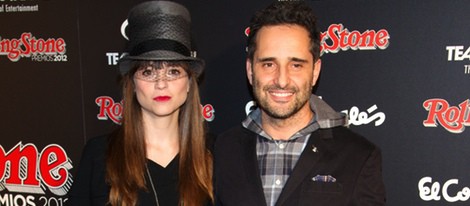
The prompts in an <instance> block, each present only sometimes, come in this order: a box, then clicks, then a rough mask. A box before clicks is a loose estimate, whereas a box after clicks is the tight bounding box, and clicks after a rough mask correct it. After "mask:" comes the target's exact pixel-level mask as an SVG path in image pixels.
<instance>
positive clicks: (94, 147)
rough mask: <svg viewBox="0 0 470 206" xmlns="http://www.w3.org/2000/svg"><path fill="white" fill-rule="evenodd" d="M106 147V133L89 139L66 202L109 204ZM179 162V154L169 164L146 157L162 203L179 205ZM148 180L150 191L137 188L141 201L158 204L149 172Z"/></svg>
mask: <svg viewBox="0 0 470 206" xmlns="http://www.w3.org/2000/svg"><path fill="white" fill-rule="evenodd" d="M106 147H107V138H106V137H104V136H103V137H96V138H93V139H90V140H89V141H88V142H87V144H86V146H85V148H84V150H83V153H82V157H81V160H80V165H79V167H78V171H77V173H76V176H75V177H74V182H73V185H72V188H71V190H70V192H69V193H68V196H69V199H68V200H67V201H66V205H71V206H75V205H77V206H85V205H99V206H103V205H106V203H107V202H108V196H109V190H110V187H109V185H108V184H106V182H105V174H106V166H105V165H106V164H105V154H106ZM178 163H179V155H177V156H176V157H175V158H174V159H173V160H172V161H171V162H170V164H168V166H167V167H166V168H164V167H162V166H160V165H158V164H157V163H155V162H153V161H151V160H148V161H147V166H148V168H149V171H150V174H151V176H152V179H153V182H154V185H155V187H156V190H157V194H158V201H159V203H160V206H176V205H178V196H179V194H178V190H177V187H178V167H179V164H178ZM145 174H147V173H145ZM146 182H147V189H148V191H139V192H138V194H139V200H138V201H139V202H138V205H152V206H153V205H156V203H155V196H154V193H153V191H152V186H151V184H149V177H148V176H147V175H146Z"/></svg>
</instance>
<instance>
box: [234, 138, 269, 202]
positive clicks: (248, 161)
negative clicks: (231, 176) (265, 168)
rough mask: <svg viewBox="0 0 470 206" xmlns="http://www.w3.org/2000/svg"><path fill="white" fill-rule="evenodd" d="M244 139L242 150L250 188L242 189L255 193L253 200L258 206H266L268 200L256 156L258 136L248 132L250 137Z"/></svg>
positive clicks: (242, 140)
mask: <svg viewBox="0 0 470 206" xmlns="http://www.w3.org/2000/svg"><path fill="white" fill-rule="evenodd" d="M243 137H244V138H242V139H241V141H240V143H241V149H242V155H243V156H242V158H243V159H242V162H243V165H242V166H243V167H244V169H245V172H246V175H248V176H247V181H248V185H250V186H251V187H250V188H240V189H242V190H246V191H253V192H254V193H252V194H250V196H251V197H252V198H253V200H254V201H255V202H256V205H259V206H263V205H264V206H266V199H265V198H264V191H263V186H262V182H261V177H260V172H259V166H258V159H257V156H256V138H258V137H257V135H253V133H251V132H248V135H246V136H245V135H243Z"/></svg>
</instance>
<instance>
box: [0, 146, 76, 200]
mask: <svg viewBox="0 0 470 206" xmlns="http://www.w3.org/2000/svg"><path fill="white" fill-rule="evenodd" d="M72 167H73V166H72V162H71V161H70V159H69V158H68V156H67V153H66V152H65V150H64V149H63V148H62V147H61V146H59V145H57V144H50V145H48V146H46V147H45V148H44V149H43V150H42V151H38V149H37V147H36V146H35V145H34V144H30V143H28V144H23V143H22V142H19V143H18V144H16V145H15V146H14V147H13V148H12V149H10V150H9V151H8V152H6V151H5V149H4V148H3V146H1V145H0V192H1V195H0V205H12V206H15V205H50V204H51V205H63V203H64V202H65V201H66V198H61V197H58V198H57V197H50V196H46V192H47V190H49V192H50V193H52V194H54V195H57V196H64V195H66V194H67V192H68V191H69V189H70V187H71V185H72V182H73V180H72V175H70V173H69V170H70V169H72ZM8 192H11V193H8ZM13 193H22V194H13ZM25 193H26V194H25ZM28 194H33V195H28ZM37 195H40V196H37ZM51 202H53V203H51Z"/></svg>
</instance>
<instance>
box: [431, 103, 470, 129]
mask: <svg viewBox="0 0 470 206" xmlns="http://www.w3.org/2000/svg"><path fill="white" fill-rule="evenodd" d="M469 101H470V100H468V99H467V100H465V101H463V102H462V103H460V104H459V105H458V106H450V105H449V103H448V102H447V101H446V100H444V99H437V98H436V99H429V100H426V101H424V103H423V107H424V109H426V111H429V113H428V117H427V118H426V120H424V121H423V125H424V126H425V127H437V125H438V124H440V125H441V126H442V127H444V129H446V130H447V131H449V132H451V133H462V132H463V131H464V130H465V126H469V125H470V116H469V109H468V107H469Z"/></svg>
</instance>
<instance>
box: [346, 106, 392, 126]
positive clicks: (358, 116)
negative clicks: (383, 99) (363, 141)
mask: <svg viewBox="0 0 470 206" xmlns="http://www.w3.org/2000/svg"><path fill="white" fill-rule="evenodd" d="M375 110H377V105H375V104H374V105H372V106H371V107H369V109H367V110H366V111H365V112H359V108H358V107H356V106H353V107H351V109H350V110H349V111H348V110H343V111H341V112H342V113H345V114H346V115H347V116H348V126H349V125H351V124H352V125H354V126H360V125H365V124H369V123H371V122H374V125H375V126H376V127H377V126H380V125H382V124H383V123H384V122H385V117H386V116H385V113H383V112H375ZM374 112H375V113H374ZM373 113H374V114H373ZM371 114H372V115H371ZM369 115H371V116H369Z"/></svg>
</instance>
